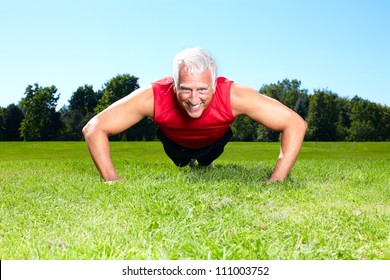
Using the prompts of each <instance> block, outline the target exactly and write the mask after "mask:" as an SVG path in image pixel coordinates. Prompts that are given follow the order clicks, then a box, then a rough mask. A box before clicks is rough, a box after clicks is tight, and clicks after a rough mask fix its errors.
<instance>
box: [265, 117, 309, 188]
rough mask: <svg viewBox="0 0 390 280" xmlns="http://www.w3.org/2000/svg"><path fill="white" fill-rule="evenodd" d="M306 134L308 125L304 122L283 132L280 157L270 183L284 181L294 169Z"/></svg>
mask: <svg viewBox="0 0 390 280" xmlns="http://www.w3.org/2000/svg"><path fill="white" fill-rule="evenodd" d="M305 132H306V123H305V122H304V121H303V120H302V121H301V122H299V124H297V125H296V126H293V127H290V128H288V129H286V130H285V131H283V133H282V139H281V147H280V155H279V158H278V161H277V163H276V165H275V168H274V171H273V172H272V175H271V177H270V178H269V180H268V181H269V182H273V181H283V180H284V179H286V177H287V176H288V174H289V173H290V171H291V169H292V168H293V166H294V164H295V162H296V160H297V158H298V155H299V152H300V150H301V146H302V142H303V139H304V136H305Z"/></svg>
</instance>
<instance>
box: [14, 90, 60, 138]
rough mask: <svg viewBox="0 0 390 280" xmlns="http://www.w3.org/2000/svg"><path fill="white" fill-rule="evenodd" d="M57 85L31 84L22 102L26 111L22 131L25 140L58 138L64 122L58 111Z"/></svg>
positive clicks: (21, 104) (22, 106) (24, 111)
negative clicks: (43, 86)
mask: <svg viewBox="0 0 390 280" xmlns="http://www.w3.org/2000/svg"><path fill="white" fill-rule="evenodd" d="M56 93H57V88H56V87H55V86H51V87H45V88H42V87H40V86H39V85H38V84H34V86H32V85H29V86H28V87H27V88H26V91H25V93H24V94H25V97H24V98H23V99H22V101H21V102H20V106H21V108H22V111H23V113H24V116H25V118H24V119H23V121H22V123H21V127H20V133H21V136H22V138H23V139H24V140H27V141H31V140H43V141H47V140H56V139H58V136H59V134H60V131H61V129H62V128H63V124H62V122H61V120H60V114H59V113H58V112H56V106H57V101H58V99H59V96H60V95H59V94H56Z"/></svg>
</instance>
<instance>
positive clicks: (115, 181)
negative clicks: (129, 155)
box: [104, 178, 126, 185]
mask: <svg viewBox="0 0 390 280" xmlns="http://www.w3.org/2000/svg"><path fill="white" fill-rule="evenodd" d="M104 183H106V184H107V185H112V184H118V183H122V184H123V183H126V180H125V179H123V178H118V179H114V180H107V181H105V182H104Z"/></svg>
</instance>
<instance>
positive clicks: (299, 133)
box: [231, 85, 307, 183]
mask: <svg viewBox="0 0 390 280" xmlns="http://www.w3.org/2000/svg"><path fill="white" fill-rule="evenodd" d="M231 104H232V109H233V113H234V115H235V116H237V115H241V114H244V115H246V116H248V117H249V118H251V119H253V120H254V121H256V122H258V123H260V124H262V125H264V126H265V127H267V128H269V129H272V130H275V131H280V132H282V139H281V147H280V154H279V158H278V160H277V163H276V165H275V168H274V170H273V173H272V175H271V177H270V178H269V179H268V181H267V182H268V183H270V182H273V181H283V180H284V179H285V178H286V177H287V175H288V174H289V172H290V170H291V169H292V168H293V166H294V163H295V161H296V159H297V157H298V154H299V151H300V149H301V146H302V142H303V138H304V136H305V132H306V128H307V124H306V122H305V121H304V120H303V119H302V118H301V117H300V116H299V115H298V114H297V113H295V112H294V111H292V110H291V109H289V108H288V107H286V106H284V105H283V104H281V103H280V102H278V101H277V100H275V99H272V98H270V97H267V96H264V95H262V94H259V93H258V92H256V91H255V90H253V89H250V88H247V87H243V86H240V85H233V86H232V89H231Z"/></svg>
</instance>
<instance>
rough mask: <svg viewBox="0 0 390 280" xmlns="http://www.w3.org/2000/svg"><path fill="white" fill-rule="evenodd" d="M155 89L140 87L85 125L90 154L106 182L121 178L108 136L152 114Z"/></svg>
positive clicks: (84, 129) (85, 135) (84, 132)
mask: <svg viewBox="0 0 390 280" xmlns="http://www.w3.org/2000/svg"><path fill="white" fill-rule="evenodd" d="M153 108H154V104H153V90H152V88H151V86H147V87H144V88H140V89H138V90H136V91H134V92H133V93H131V94H129V95H128V96H126V97H124V98H122V99H120V100H119V101H117V102H115V103H114V104H112V105H111V106H109V107H108V108H107V109H105V110H104V111H102V112H101V113H99V114H98V115H96V116H95V117H93V118H92V119H91V120H90V121H89V122H88V123H87V124H86V125H85V126H84V128H83V135H84V138H85V141H86V143H87V146H88V150H89V152H90V154H91V157H92V159H93V161H94V163H95V165H96V167H97V169H98V170H99V172H100V175H101V176H102V178H103V179H104V180H105V181H107V182H113V181H117V180H119V179H120V178H119V176H118V174H117V172H116V170H115V167H114V165H113V163H112V159H111V155H110V145H109V141H108V136H110V135H115V134H118V133H120V132H123V131H124V130H126V129H128V128H129V127H131V126H133V125H134V124H136V123H137V122H139V121H140V120H142V119H143V118H144V117H153Z"/></svg>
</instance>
